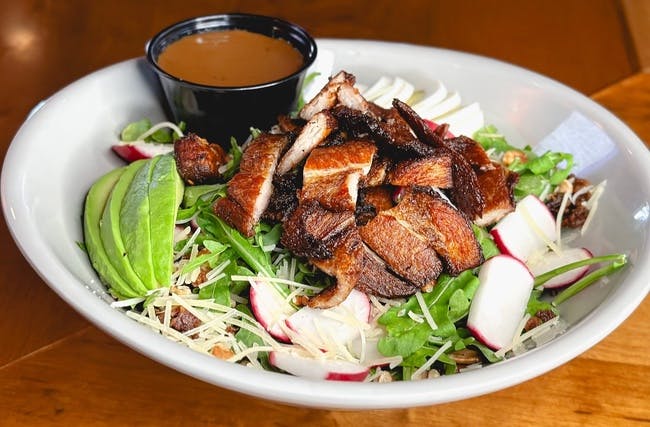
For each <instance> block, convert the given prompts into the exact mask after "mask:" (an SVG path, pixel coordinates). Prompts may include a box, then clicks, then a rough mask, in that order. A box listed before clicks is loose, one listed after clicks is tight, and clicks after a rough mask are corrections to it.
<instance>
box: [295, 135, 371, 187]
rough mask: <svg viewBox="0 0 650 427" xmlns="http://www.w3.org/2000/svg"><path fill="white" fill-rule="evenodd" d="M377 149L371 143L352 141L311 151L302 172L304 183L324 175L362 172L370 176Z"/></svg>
mask: <svg viewBox="0 0 650 427" xmlns="http://www.w3.org/2000/svg"><path fill="white" fill-rule="evenodd" d="M376 152H377V147H376V146H375V145H374V144H373V143H372V142H369V141H363V140H351V141H346V142H344V143H343V144H341V145H334V146H329V147H318V148H315V149H313V150H312V151H311V153H310V154H309V157H308V158H307V161H306V162H305V166H304V168H303V170H302V176H303V182H304V181H308V180H311V179H317V178H319V177H321V176H324V175H332V174H337V173H340V172H347V171H354V170H361V171H362V173H363V174H364V175H366V174H368V172H369V171H370V168H371V166H372V160H373V158H374V156H375V153H376Z"/></svg>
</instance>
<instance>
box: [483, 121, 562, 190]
mask: <svg viewBox="0 0 650 427" xmlns="http://www.w3.org/2000/svg"><path fill="white" fill-rule="evenodd" d="M474 139H475V140H476V141H477V142H479V143H480V144H481V146H482V147H483V148H484V149H485V150H486V151H488V152H490V153H491V156H492V157H496V158H497V159H498V160H501V161H502V162H503V163H504V164H505V165H506V166H507V168H508V169H509V170H510V171H512V172H516V173H517V174H518V175H519V180H518V182H517V184H516V185H515V199H516V200H520V199H522V198H524V197H526V196H527V195H529V194H534V195H535V196H537V197H540V198H544V196H545V195H547V194H550V193H552V192H553V190H554V189H555V187H557V186H558V185H559V184H560V183H562V181H564V180H565V179H567V177H568V176H569V174H570V173H571V169H572V168H573V155H571V154H569V153H557V152H551V151H548V152H546V153H544V154H542V155H541V156H538V155H536V154H535V153H534V152H533V150H532V148H531V147H530V146H526V147H524V148H517V147H514V146H512V145H510V144H508V142H507V141H506V139H505V137H504V136H503V135H502V134H500V133H499V131H498V130H497V129H496V127H494V126H493V125H488V126H485V127H484V128H482V129H479V130H478V131H476V133H475V134H474Z"/></svg>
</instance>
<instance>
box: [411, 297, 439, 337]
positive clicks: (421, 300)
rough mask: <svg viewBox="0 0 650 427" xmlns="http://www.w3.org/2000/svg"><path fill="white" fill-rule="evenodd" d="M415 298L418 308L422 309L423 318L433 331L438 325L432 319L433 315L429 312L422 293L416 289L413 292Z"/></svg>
mask: <svg viewBox="0 0 650 427" xmlns="http://www.w3.org/2000/svg"><path fill="white" fill-rule="evenodd" d="M415 298H416V299H417V300H418V304H419V305H420V310H422V314H424V318H425V319H426V321H427V323H428V324H429V326H430V327H431V329H432V330H434V331H435V330H436V329H438V325H436V322H435V321H434V320H433V317H432V316H431V312H430V311H429V307H427V303H426V301H424V297H423V296H422V293H421V292H420V291H417V292H416V293H415Z"/></svg>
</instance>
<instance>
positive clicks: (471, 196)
mask: <svg viewBox="0 0 650 427" xmlns="http://www.w3.org/2000/svg"><path fill="white" fill-rule="evenodd" d="M393 106H394V107H395V109H396V110H397V111H398V112H399V114H400V115H401V116H402V117H403V118H404V120H405V121H406V122H408V124H409V126H410V127H411V129H413V132H415V134H416V135H417V136H418V138H419V139H420V140H422V141H424V142H426V144H428V145H429V146H432V147H437V148H439V149H440V150H447V151H448V152H449V155H450V156H451V161H452V170H451V172H452V179H453V182H454V186H453V188H452V189H451V190H450V192H449V196H450V199H451V201H452V202H454V204H455V205H456V207H458V209H460V210H461V212H463V213H464V214H465V215H467V216H468V218H470V219H471V220H474V219H476V218H479V217H480V216H481V214H482V212H483V209H484V207H485V201H484V200H483V196H482V195H481V192H480V190H479V188H478V177H477V176H476V172H475V171H474V169H473V168H472V165H471V164H470V163H469V162H468V161H467V160H465V158H464V157H463V156H462V155H461V154H459V153H458V152H456V151H454V150H453V149H451V148H450V147H448V146H447V145H446V144H445V140H443V139H442V137H441V136H440V135H438V134H437V133H436V132H434V131H432V130H431V128H430V127H429V126H428V125H427V124H426V123H425V122H424V120H422V118H421V117H420V116H418V114H417V113H416V112H415V111H414V110H413V109H412V108H411V107H409V106H408V105H407V104H405V103H403V102H401V101H400V100H398V99H395V100H394V101H393Z"/></svg>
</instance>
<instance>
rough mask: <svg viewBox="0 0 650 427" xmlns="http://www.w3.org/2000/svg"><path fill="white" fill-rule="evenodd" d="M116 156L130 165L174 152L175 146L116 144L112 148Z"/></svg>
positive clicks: (145, 143)
mask: <svg viewBox="0 0 650 427" xmlns="http://www.w3.org/2000/svg"><path fill="white" fill-rule="evenodd" d="M111 148H112V149H113V151H114V152H115V154H117V155H118V156H120V157H121V158H122V159H124V160H126V161H127V162H129V163H132V162H135V161H136V160H140V159H151V158H153V157H156V156H158V155H161V154H167V153H171V152H173V151H174V144H158V143H155V142H144V141H136V142H131V143H127V144H115V145H113V146H112V147H111Z"/></svg>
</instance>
